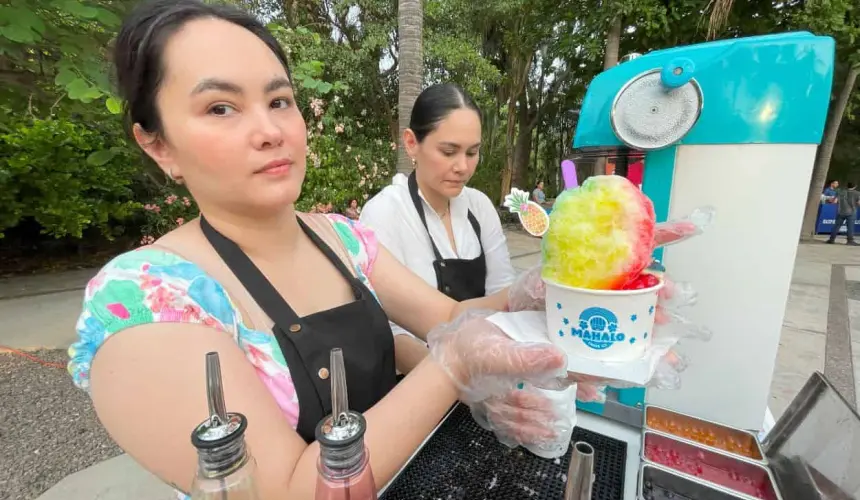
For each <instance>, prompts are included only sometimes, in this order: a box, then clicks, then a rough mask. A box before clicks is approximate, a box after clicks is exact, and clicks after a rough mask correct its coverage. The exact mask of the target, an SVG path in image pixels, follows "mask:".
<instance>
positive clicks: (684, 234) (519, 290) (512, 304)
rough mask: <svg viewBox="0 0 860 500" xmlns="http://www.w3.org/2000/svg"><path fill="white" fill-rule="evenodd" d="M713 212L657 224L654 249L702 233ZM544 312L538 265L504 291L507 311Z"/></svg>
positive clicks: (705, 209)
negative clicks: (506, 298) (506, 299)
mask: <svg viewBox="0 0 860 500" xmlns="http://www.w3.org/2000/svg"><path fill="white" fill-rule="evenodd" d="M715 213H716V212H715V210H714V209H713V208H712V207H702V208H697V209H696V210H693V212H692V213H690V215H688V216H687V217H684V218H682V219H674V220H671V221H667V222H661V223H659V224H657V225H656V226H655V228H654V229H655V230H654V246H655V248H659V247H663V246H667V245H674V244H676V243H680V242H682V241H685V240H687V239H690V238H692V237H693V236H697V235H699V234H702V232H703V231H704V230H705V228H706V227H708V226H709V225H710V224H711V223H712V222H713V220H714V215H715ZM544 310H546V285H545V284H544V281H543V279H542V278H541V265H540V264H538V265H536V266H534V267H532V268H531V269H529V270H527V271H525V272H524V273H521V274H520V275H519V276H518V277H517V279H516V280H514V283H513V284H512V285H511V287H510V288H509V289H508V311H510V312H516V311H544Z"/></svg>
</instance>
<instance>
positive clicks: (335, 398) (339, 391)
mask: <svg viewBox="0 0 860 500" xmlns="http://www.w3.org/2000/svg"><path fill="white" fill-rule="evenodd" d="M329 364H330V365H331V417H332V423H333V424H334V425H336V426H340V425H345V424H346V422H347V420H348V418H349V416H348V412H349V398H348V396H347V390H346V367H345V366H344V364H343V350H341V349H340V348H339V347H338V348H334V349H332V350H331V354H330V355H329Z"/></svg>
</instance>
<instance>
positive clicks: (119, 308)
mask: <svg viewBox="0 0 860 500" xmlns="http://www.w3.org/2000/svg"><path fill="white" fill-rule="evenodd" d="M106 307H107V310H108V311H110V312H111V314H113V315H114V316H116V317H117V318H119V319H128V318H130V317H131V313H129V312H128V309H126V308H125V306H124V305H122V304H120V303H119V302H115V303H113V304H108V305H107V306H106Z"/></svg>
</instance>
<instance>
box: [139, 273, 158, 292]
mask: <svg viewBox="0 0 860 500" xmlns="http://www.w3.org/2000/svg"><path fill="white" fill-rule="evenodd" d="M160 284H161V278H156V277H154V276H152V275H150V274H144V275H143V276H141V278H140V288H141V289H142V290H148V289H150V288H156V287H157V286H158V285H160Z"/></svg>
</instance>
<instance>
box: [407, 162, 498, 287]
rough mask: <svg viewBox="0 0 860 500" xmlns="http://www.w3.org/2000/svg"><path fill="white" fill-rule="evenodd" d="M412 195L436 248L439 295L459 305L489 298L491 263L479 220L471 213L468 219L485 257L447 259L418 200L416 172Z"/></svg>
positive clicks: (412, 177) (419, 198)
mask: <svg viewBox="0 0 860 500" xmlns="http://www.w3.org/2000/svg"><path fill="white" fill-rule="evenodd" d="M409 195H410V196H411V197H412V204H414V205H415V210H417V211H418V217H420V218H421V223H422V224H424V230H425V231H427V237H428V238H429V239H430V245H432V246H433V255H435V256H436V260H434V261H433V270H434V271H436V283H437V288H438V289H439V291H440V292H442V293H444V294H445V295H447V296H449V297H451V298H452V299H454V300H456V301H458V302H459V301H463V300H468V299H476V298H478V297H483V296H484V295H486V282H487V259H486V257H485V256H484V245H483V243H481V225H480V224H478V219H476V218H475V215H474V214H472V211H471V210H469V211H468V213H467V217H468V219H469V224H471V225H472V229H473V230H474V231H475V235H477V236H478V245H480V247H481V255H479V256H478V257H477V258H474V259H443V258H442V254H440V253H439V248H438V247H436V242H434V241H433V237H432V236H430V230H429V229H427V217H425V215H424V205H423V204H422V203H421V197H420V196H418V181H417V180H415V172H414V171H413V172H412V174H410V175H409Z"/></svg>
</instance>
